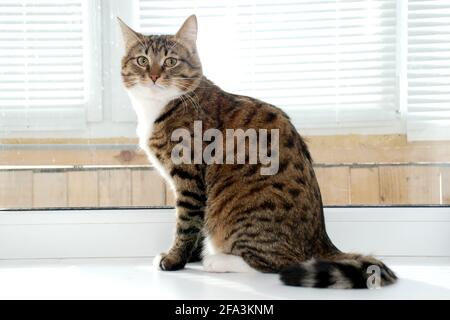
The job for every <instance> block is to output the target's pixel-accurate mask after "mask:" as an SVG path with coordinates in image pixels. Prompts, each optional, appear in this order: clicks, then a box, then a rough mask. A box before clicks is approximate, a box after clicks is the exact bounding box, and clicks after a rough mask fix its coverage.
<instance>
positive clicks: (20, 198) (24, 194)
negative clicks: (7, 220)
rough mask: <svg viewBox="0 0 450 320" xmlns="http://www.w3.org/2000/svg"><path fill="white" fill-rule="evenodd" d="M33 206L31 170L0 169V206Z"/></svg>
mask: <svg viewBox="0 0 450 320" xmlns="http://www.w3.org/2000/svg"><path fill="white" fill-rule="evenodd" d="M32 206H33V173H32V172H31V171H3V172H1V171H0V208H31V207H32Z"/></svg>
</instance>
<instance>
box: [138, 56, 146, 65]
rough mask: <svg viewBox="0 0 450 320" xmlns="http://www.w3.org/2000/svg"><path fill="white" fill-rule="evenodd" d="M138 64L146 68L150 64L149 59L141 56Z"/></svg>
mask: <svg viewBox="0 0 450 320" xmlns="http://www.w3.org/2000/svg"><path fill="white" fill-rule="evenodd" d="M136 61H137V64H138V65H140V66H141V67H145V66H146V65H147V64H148V59H147V58H146V57H144V56H140V57H138V58H137V59H136Z"/></svg>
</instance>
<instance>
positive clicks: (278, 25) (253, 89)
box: [139, 0, 399, 129]
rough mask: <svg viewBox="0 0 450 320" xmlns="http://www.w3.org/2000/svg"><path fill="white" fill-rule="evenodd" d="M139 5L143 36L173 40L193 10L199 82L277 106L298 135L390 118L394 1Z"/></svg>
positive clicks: (150, 1) (393, 107)
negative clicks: (172, 35)
mask: <svg viewBox="0 0 450 320" xmlns="http://www.w3.org/2000/svg"><path fill="white" fill-rule="evenodd" d="M139 3H140V6H139V21H140V24H139V25H140V27H141V29H143V30H144V31H146V32H148V33H151V32H157V33H163V34H164V33H170V32H173V30H176V28H178V27H179V25H180V23H181V22H182V21H183V19H184V18H185V17H186V16H189V15H190V14H192V12H196V13H197V14H198V16H199V17H200V22H201V25H200V30H199V47H200V48H199V51H200V53H201V57H202V61H203V64H204V66H205V68H204V69H205V70H206V74H207V76H210V77H211V78H212V79H213V80H214V81H217V82H218V83H220V84H221V85H222V86H224V87H225V88H226V89H229V90H230V91H232V92H237V93H241V94H245V95H251V96H255V97H258V98H260V99H262V100H265V101H268V102H271V103H273V104H275V105H277V106H280V107H283V108H284V109H285V110H286V111H287V112H288V113H290V114H291V116H292V118H293V119H294V121H295V122H296V124H297V125H298V126H299V127H301V128H303V129H305V128H323V127H335V128H339V127H354V126H361V125H363V126H365V127H367V126H368V125H369V126H373V127H379V126H384V127H385V128H386V127H389V126H390V124H391V123H390V121H392V120H395V119H398V118H399V113H398V111H399V107H398V104H397V99H396V88H397V83H396V81H397V77H396V50H397V47H396V9H397V8H396V3H395V1H385V0H374V1H329V0H326V1H296V0H283V1H281V2H274V1H271V0H263V1H252V0H244V1H225V0H223V1H207V0H200V1H195V2H193V1H189V0H184V1H183V0H181V1H155V0H140V1H139ZM168 11H169V12H170V17H168V15H167V12H168Z"/></svg>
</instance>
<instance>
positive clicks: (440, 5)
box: [408, 0, 450, 140]
mask: <svg viewBox="0 0 450 320" xmlns="http://www.w3.org/2000/svg"><path fill="white" fill-rule="evenodd" d="M449 19H450V3H449V2H448V1H418V0H409V2H408V135H409V137H410V138H411V139H415V140H433V139H436V138H439V139H448V138H449V137H450V131H449V128H450V23H449Z"/></svg>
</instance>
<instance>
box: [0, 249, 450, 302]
mask: <svg viewBox="0 0 450 320" xmlns="http://www.w3.org/2000/svg"><path fill="white" fill-rule="evenodd" d="M383 260H384V262H385V263H387V264H388V265H389V266H390V267H391V268H392V269H393V270H394V271H395V272H396V273H397V275H398V276H399V281H398V282H397V283H396V284H394V285H392V286H390V287H387V288H382V289H379V290H333V289H327V290H324V289H309V288H308V289H306V288H295V287H287V286H284V285H282V284H281V282H280V281H279V279H278V275H276V274H262V273H259V274H245V273H241V274H238V273H234V274H232V273H228V274H215V273H206V272H204V271H203V270H202V268H201V265H200V264H199V263H196V264H188V265H187V267H186V269H184V270H181V271H177V272H162V271H157V270H155V269H154V268H153V267H152V258H150V257H147V258H128V259H124V258H121V259H70V260H27V261H23V260H22V261H0V283H1V284H2V285H1V286H0V299H174V300H180V299H186V300H187V299H193V300H202V299H213V300H214V299H233V300H235V299H255V300H260V299H261V300H264V299H295V300H301V299H386V300H393V299H448V298H449V297H450V259H449V258H385V259H383ZM192 288H196V289H195V290H192Z"/></svg>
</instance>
